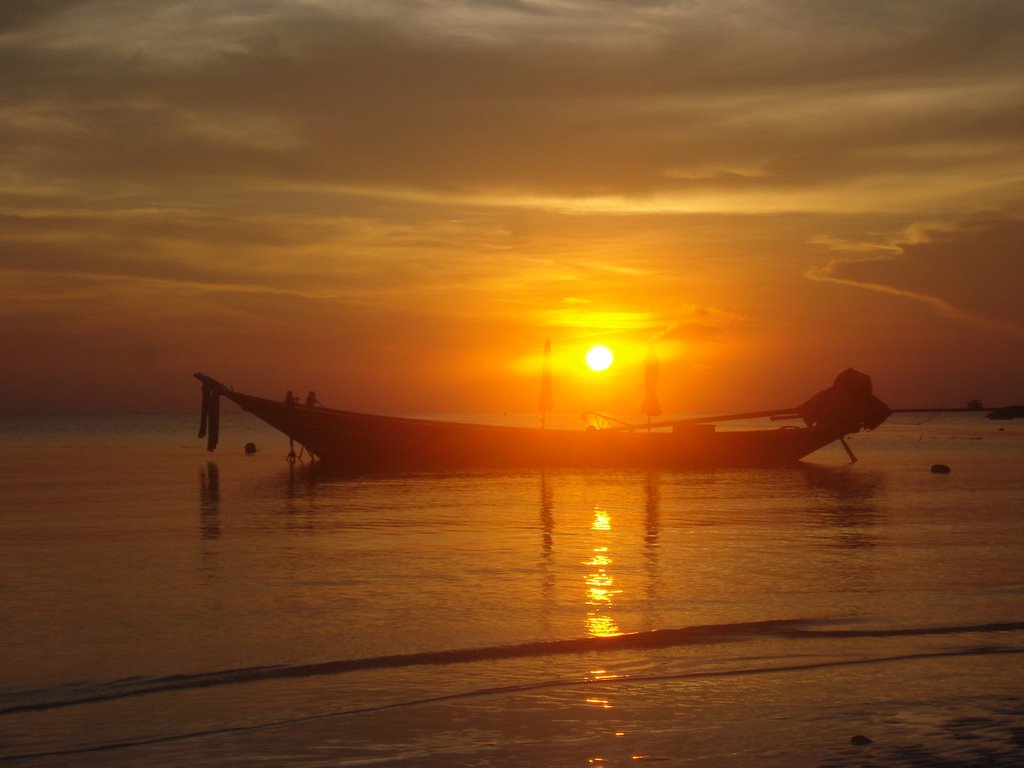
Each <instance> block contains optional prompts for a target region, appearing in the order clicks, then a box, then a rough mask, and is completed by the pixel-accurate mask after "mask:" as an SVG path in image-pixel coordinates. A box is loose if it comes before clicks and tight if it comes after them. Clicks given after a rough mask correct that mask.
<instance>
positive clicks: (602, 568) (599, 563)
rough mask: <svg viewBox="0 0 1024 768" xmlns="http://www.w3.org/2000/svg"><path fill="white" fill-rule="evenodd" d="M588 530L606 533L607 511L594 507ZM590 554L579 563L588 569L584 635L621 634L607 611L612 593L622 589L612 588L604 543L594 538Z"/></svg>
mask: <svg viewBox="0 0 1024 768" xmlns="http://www.w3.org/2000/svg"><path fill="white" fill-rule="evenodd" d="M590 529H591V530H592V531H595V532H597V533H609V532H611V530H612V518H611V514H610V513H609V512H608V511H607V510H604V509H601V508H600V507H597V506H595V507H594V520H593V522H592V523H591V525H590ZM595 543H596V544H597V546H595V547H594V549H593V554H592V555H591V557H590V558H589V559H588V560H584V561H583V565H586V566H589V567H590V568H591V569H592V570H590V572H589V573H587V575H586V578H585V582H586V585H587V592H586V595H587V606H588V608H587V621H586V627H587V635H588V636H590V637H612V636H614V635H621V634H622V631H621V630H620V629H619V627H618V625H617V624H616V623H615V620H614V619H613V618H612V617H611V616H609V615H608V614H607V612H606V611H607V609H608V607H610V606H611V605H612V603H613V602H614V598H615V595H617V594H620V593H621V592H622V590H621V589H616V588H615V578H614V577H613V576H612V575H611V574H610V573H609V572H608V568H609V567H610V566H611V564H612V558H611V555H610V554H609V550H608V547H607V545H605V544H604V543H602V542H600V541H597V542H595Z"/></svg>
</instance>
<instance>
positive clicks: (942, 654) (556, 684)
mask: <svg viewBox="0 0 1024 768" xmlns="http://www.w3.org/2000/svg"><path fill="white" fill-rule="evenodd" d="M892 632H898V630H894V631H892ZM892 632H885V633H883V634H884V636H887V637H888V636H892ZM916 634H919V633H916ZM1001 654H1024V648H966V649H961V650H950V651H936V652H932V653H911V654H905V655H900V656H876V657H873V658H867V659H846V660H842V661H821V662H812V663H809V664H787V665H782V666H776V667H748V668H745V669H727V670H718V671H703V672H678V673H670V674H663V675H635V676H630V675H621V676H609V677H592V678H582V679H572V680H544V681H539V682H536V683H520V684H516V685H507V686H497V687H493V688H478V689H476V690H472V691H463V692H461V693H449V694H444V695H441V696H430V697H427V698H423V699H414V700H410V701H400V702H393V703H391V704H378V705H375V706H372V707H362V708H359V709H346V710H338V711H335V712H320V713H318V714H315V715H301V716H299V717H290V718H283V719H281V720H268V721H264V722H261V723H249V724H247V725H233V726H225V727H223V728H211V729H208V730H204V731H192V732H189V733H178V734H172V735H168V736H156V737H152V738H147V739H137V740H134V741H116V742H109V743H106V744H94V745H92V746H88V747H75V748H72V749H61V750H51V751H48V752H32V753H23V754H20V755H3V756H0V763H7V762H14V761H17V760H38V759H41V758H46V757H68V756H71V755H83V754H89V753H96V752H111V751H114V750H119V749H129V748H131V747H143V746H152V745H155V744H167V743H172V742H181V741H188V740H191V739H200V738H209V737H212V736H224V735H227V734H231V733H243V732H246V731H259V730H263V729H266V728H278V727H281V726H286V725H298V724H301V723H308V722H312V721H315V720H327V719H330V718H337V717H351V716H355V715H365V714H372V713H375V712H384V711H387V710H392V709H404V708H408V707H416V706H423V705H426V704H436V703H440V702H445V701H455V700H458V699H470V698H476V697H480V696H497V695H509V694H514V693H523V692H527V691H534V690H539V689H543V688H568V687H579V686H591V685H608V684H629V683H650V682H659V681H666V680H700V679H712V678H725V677H743V676H753V675H766V674H784V673H787V672H806V671H811V670H817V669H828V668H837V667H853V666H863V665H867V664H891V663H896V662H907V661H926V660H930V659H940V658H949V657H954V656H988V655H1001Z"/></svg>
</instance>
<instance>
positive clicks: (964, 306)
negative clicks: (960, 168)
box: [807, 219, 1024, 337]
mask: <svg viewBox="0 0 1024 768" xmlns="http://www.w3.org/2000/svg"><path fill="white" fill-rule="evenodd" d="M1021 242H1024V220H1019V219H1009V220H972V221H966V222H962V223H960V224H959V225H957V226H951V225H948V224H947V225H945V226H941V225H931V226H930V227H927V226H926V227H921V226H916V227H911V228H910V229H909V230H908V231H907V236H906V237H905V238H904V240H903V242H899V241H897V242H895V243H892V244H877V245H872V244H863V243H862V244H849V245H844V244H833V247H836V248H838V249H842V250H847V251H850V252H857V251H860V252H861V255H846V256H840V257H837V258H835V259H833V260H832V261H830V262H829V263H828V264H827V265H825V266H823V267H819V268H815V269H811V270H809V271H808V272H807V277H808V278H810V279H811V280H816V281H820V282H828V283H835V284H837V285H846V286H851V287H854V288H861V289H864V290H869V291H874V292H877V293H883V294H887V295H890V296H896V297H900V298H904V299H909V300H912V301H916V302H920V303H922V304H925V305H927V306H929V307H930V308H931V309H932V310H934V311H935V312H936V313H938V314H939V315H941V316H943V317H946V318H949V319H951V320H955V321H958V322H962V323H967V324H969V325H972V326H975V327H977V328H980V329H982V330H985V331H989V332H994V333H998V334H1006V335H1010V336H1017V337H1024V309H1022V308H1021V304H1020V300H1019V287H1020V284H1021V281H1022V280H1024V265H1022V264H1021V260H1020V245H1019V244H1020V243H1021ZM872 249H873V250H874V251H875V252H874V253H871V250H872ZM894 250H895V252H894Z"/></svg>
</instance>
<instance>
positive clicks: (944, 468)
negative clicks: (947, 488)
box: [932, 464, 951, 475]
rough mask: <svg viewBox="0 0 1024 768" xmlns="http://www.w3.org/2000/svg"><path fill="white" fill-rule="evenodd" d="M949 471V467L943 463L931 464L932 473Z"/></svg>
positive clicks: (944, 473)
mask: <svg viewBox="0 0 1024 768" xmlns="http://www.w3.org/2000/svg"><path fill="white" fill-rule="evenodd" d="M950 471H951V470H950V468H949V467H948V466H947V465H945V464H932V474H933V475H948V474H949V473H950Z"/></svg>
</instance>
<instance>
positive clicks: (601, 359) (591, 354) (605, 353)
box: [587, 344, 615, 371]
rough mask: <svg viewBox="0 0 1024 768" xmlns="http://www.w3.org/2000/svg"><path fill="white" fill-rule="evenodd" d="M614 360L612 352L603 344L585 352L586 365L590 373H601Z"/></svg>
mask: <svg viewBox="0 0 1024 768" xmlns="http://www.w3.org/2000/svg"><path fill="white" fill-rule="evenodd" d="M614 360H615V355H613V354H612V351H611V350H610V349H608V347H606V346H604V345H603V344H598V345H597V346H595V347H591V348H590V349H588V350H587V365H588V366H589V367H590V370H592V371H603V370H605V369H607V368H608V367H609V366H610V365H611V364H612V362H613V361H614Z"/></svg>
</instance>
